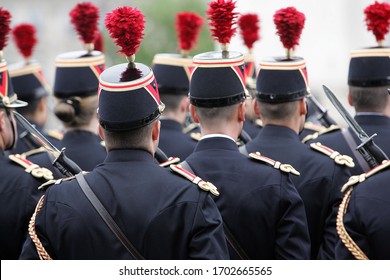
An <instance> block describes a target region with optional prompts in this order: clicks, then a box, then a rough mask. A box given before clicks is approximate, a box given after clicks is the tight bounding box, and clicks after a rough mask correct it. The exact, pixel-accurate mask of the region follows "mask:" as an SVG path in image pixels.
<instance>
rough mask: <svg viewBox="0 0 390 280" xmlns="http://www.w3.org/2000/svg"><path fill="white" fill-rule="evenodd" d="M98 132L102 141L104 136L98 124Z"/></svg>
mask: <svg viewBox="0 0 390 280" xmlns="http://www.w3.org/2000/svg"><path fill="white" fill-rule="evenodd" d="M98 132H99V136H100V138H101V139H102V140H103V141H104V134H103V130H102V127H101V126H100V124H98Z"/></svg>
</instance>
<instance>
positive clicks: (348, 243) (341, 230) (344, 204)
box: [336, 160, 390, 260]
mask: <svg viewBox="0 0 390 280" xmlns="http://www.w3.org/2000/svg"><path fill="white" fill-rule="evenodd" d="M388 167H390V160H384V161H383V162H382V164H381V165H378V166H376V167H375V168H373V169H371V170H370V171H368V172H366V173H363V174H360V175H355V176H351V177H350V178H349V180H348V182H347V183H345V184H344V186H343V187H342V188H341V191H342V192H345V194H344V197H343V199H342V201H341V203H340V206H339V210H338V212H337V218H336V230H337V234H338V235H339V237H340V240H341V241H342V242H343V243H344V245H345V247H346V248H347V249H348V251H350V252H351V254H352V255H353V256H354V257H355V258H356V259H358V260H368V259H369V258H368V257H367V255H366V254H365V253H364V252H363V250H362V249H361V248H360V247H359V245H358V244H357V243H356V242H355V241H354V240H353V239H352V237H351V236H350V235H349V233H348V232H347V229H346V228H345V225H344V215H345V213H346V212H347V209H348V204H349V201H350V200H351V195H352V191H353V187H354V186H355V185H357V184H358V183H361V182H364V181H365V180H366V179H367V178H368V177H370V176H372V175H374V174H376V173H378V172H379V171H382V170H384V169H386V168H388Z"/></svg>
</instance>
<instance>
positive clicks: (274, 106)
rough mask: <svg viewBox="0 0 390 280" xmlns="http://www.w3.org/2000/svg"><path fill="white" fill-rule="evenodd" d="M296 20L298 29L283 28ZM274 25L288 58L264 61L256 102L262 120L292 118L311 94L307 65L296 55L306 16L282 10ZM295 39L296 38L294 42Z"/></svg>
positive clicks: (260, 70)
mask: <svg viewBox="0 0 390 280" xmlns="http://www.w3.org/2000/svg"><path fill="white" fill-rule="evenodd" d="M290 19H294V20H293V21H295V22H294V23H293V22H289V24H293V25H294V26H296V28H290V29H287V30H286V29H283V30H284V31H283V32H281V31H279V26H281V27H283V26H285V25H284V24H285V21H287V20H290ZM274 22H275V24H276V27H277V29H278V34H279V35H280V40H281V42H282V43H283V45H284V47H285V48H286V49H287V56H277V57H268V58H264V59H263V60H262V61H261V62H260V66H259V71H258V73H257V80H256V99H257V102H258V104H259V109H260V114H261V116H262V117H267V118H270V119H277V120H283V119H289V118H290V117H291V116H292V115H293V114H294V113H295V112H296V108H297V106H298V101H299V100H302V99H304V98H305V97H306V96H307V95H308V94H309V92H310V90H309V82H308V76H307V71H306V62H305V60H304V59H303V58H302V57H296V56H293V55H292V50H293V49H294V48H295V46H296V45H297V44H298V42H299V37H300V35H301V32H302V29H303V26H304V22H305V16H304V14H302V13H301V12H299V11H297V10H296V9H295V8H293V7H288V8H285V9H280V10H279V11H277V12H276V14H275V15H274ZM292 38H293V39H292Z"/></svg>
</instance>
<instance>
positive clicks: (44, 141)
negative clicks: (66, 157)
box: [13, 111, 61, 158]
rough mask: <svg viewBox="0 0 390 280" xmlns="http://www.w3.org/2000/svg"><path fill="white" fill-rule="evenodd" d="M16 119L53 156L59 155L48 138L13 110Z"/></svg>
mask: <svg viewBox="0 0 390 280" xmlns="http://www.w3.org/2000/svg"><path fill="white" fill-rule="evenodd" d="M13 113H14V115H15V118H16V119H17V121H18V122H19V123H20V124H21V125H22V126H23V127H24V128H25V129H26V130H27V131H28V132H30V133H31V135H32V136H33V137H34V138H35V139H36V140H37V141H38V142H39V143H40V144H41V145H42V146H43V147H44V148H45V149H46V150H47V151H48V152H49V153H51V154H52V155H53V156H54V157H55V158H57V157H58V156H59V155H60V153H61V152H60V151H59V150H58V149H57V148H56V147H55V146H54V145H53V144H52V143H50V141H49V140H47V139H46V137H45V136H43V135H42V134H41V133H40V132H39V131H38V130H37V129H36V128H35V127H34V126H33V125H31V123H30V122H29V121H28V120H26V119H25V118H24V117H23V116H22V115H21V114H19V113H18V112H15V111H14V112H13Z"/></svg>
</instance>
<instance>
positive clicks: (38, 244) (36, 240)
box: [28, 195, 52, 260]
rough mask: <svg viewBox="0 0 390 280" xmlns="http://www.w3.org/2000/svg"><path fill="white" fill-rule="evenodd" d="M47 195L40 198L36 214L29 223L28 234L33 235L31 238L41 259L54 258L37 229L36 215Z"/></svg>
mask: <svg viewBox="0 0 390 280" xmlns="http://www.w3.org/2000/svg"><path fill="white" fill-rule="evenodd" d="M44 198H45V195H42V197H41V198H40V199H39V201H38V204H37V206H36V207H35V211H34V214H33V215H32V217H31V219H30V223H29V225H28V234H29V235H30V237H31V240H32V241H33V242H34V244H35V248H36V249H37V253H38V256H39V258H40V259H41V260H52V258H51V257H50V255H49V254H48V253H47V252H46V250H45V247H43V244H42V242H41V241H40V240H39V237H38V235H37V233H36V231H35V217H36V216H37V214H38V212H39V211H40V210H41V208H42V205H43V201H44Z"/></svg>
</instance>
